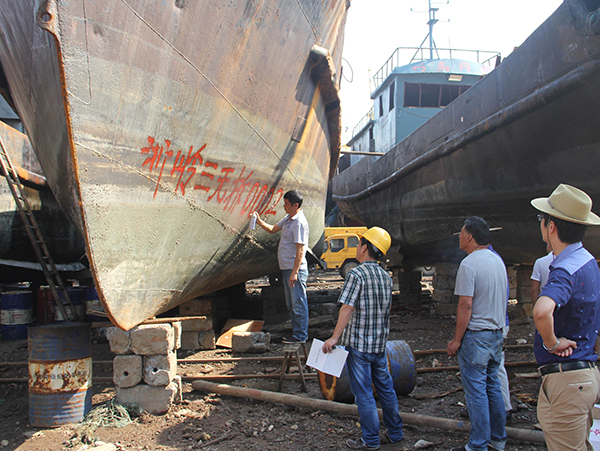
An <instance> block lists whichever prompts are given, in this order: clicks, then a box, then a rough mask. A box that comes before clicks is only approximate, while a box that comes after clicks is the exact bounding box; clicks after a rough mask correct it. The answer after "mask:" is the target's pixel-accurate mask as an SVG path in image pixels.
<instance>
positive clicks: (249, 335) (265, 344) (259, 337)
mask: <svg viewBox="0 0 600 451" xmlns="http://www.w3.org/2000/svg"><path fill="white" fill-rule="evenodd" d="M270 344H271V334H269V333H268V332H267V333H265V332H234V333H233V336H232V337H231V349H232V351H233V352H265V351H267V350H268V349H269V345H270Z"/></svg>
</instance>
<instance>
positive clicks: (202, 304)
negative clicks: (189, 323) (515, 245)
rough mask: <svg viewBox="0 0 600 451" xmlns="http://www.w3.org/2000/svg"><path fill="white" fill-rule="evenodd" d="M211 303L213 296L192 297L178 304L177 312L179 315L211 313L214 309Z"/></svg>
mask: <svg viewBox="0 0 600 451" xmlns="http://www.w3.org/2000/svg"><path fill="white" fill-rule="evenodd" d="M213 303H214V298H211V297H203V298H196V299H192V300H191V301H188V302H184V303H183V304H181V305H180V306H179V314H180V315H181V316H203V315H211V314H212V313H213V311H214V310H216V309H215V308H214V306H213Z"/></svg>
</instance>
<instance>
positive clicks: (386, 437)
mask: <svg viewBox="0 0 600 451" xmlns="http://www.w3.org/2000/svg"><path fill="white" fill-rule="evenodd" d="M383 437H384V439H383V440H382V443H400V442H401V441H402V439H400V440H397V441H393V440H392V439H391V437H390V434H389V433H388V431H385V432H384V433H383Z"/></svg>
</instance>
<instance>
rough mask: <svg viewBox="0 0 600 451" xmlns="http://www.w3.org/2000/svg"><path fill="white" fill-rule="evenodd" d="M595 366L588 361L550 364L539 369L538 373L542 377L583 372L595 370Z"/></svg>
mask: <svg viewBox="0 0 600 451" xmlns="http://www.w3.org/2000/svg"><path fill="white" fill-rule="evenodd" d="M595 367H596V364H595V363H594V362H590V361H589V360H578V361H576V362H565V363H550V364H548V365H544V366H541V367H540V373H541V374H542V376H545V375H546V374H552V373H559V372H563V373H564V372H565V371H574V370H583V369H585V368H595Z"/></svg>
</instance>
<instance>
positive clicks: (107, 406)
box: [78, 398, 142, 443]
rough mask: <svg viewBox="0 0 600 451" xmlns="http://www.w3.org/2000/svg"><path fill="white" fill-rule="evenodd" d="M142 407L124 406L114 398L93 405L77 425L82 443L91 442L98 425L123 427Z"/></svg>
mask: <svg viewBox="0 0 600 451" xmlns="http://www.w3.org/2000/svg"><path fill="white" fill-rule="evenodd" d="M141 413H142V409H141V408H140V407H139V406H138V405H137V404H128V405H127V406H124V405H122V404H119V403H118V402H117V401H116V400H115V399H114V398H113V399H111V400H110V401H107V402H105V403H104V404H101V405H99V406H98V407H95V408H94V409H92V410H90V412H89V413H88V414H87V415H86V416H85V418H84V419H83V420H82V422H81V424H80V425H79V428H78V429H79V436H80V439H81V441H82V442H83V443H93V442H94V434H95V432H96V429H98V428H99V427H123V426H127V425H128V424H130V423H131V422H132V421H131V417H132V416H134V417H135V416H139V415H140V414H141Z"/></svg>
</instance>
